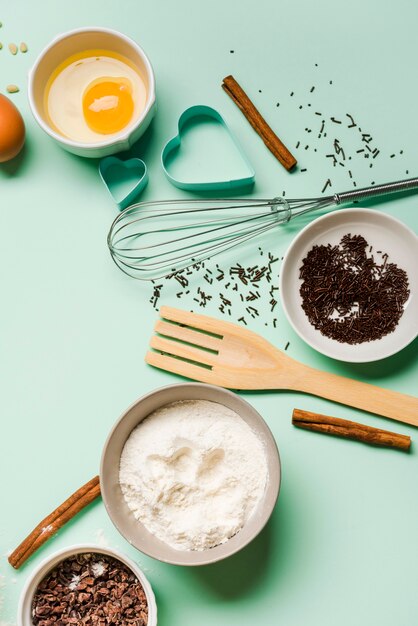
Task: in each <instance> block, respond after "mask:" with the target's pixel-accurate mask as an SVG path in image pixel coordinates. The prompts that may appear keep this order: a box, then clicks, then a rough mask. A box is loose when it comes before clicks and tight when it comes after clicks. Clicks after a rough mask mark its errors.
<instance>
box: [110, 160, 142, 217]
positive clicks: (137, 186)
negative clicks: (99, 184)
mask: <svg viewBox="0 0 418 626" xmlns="http://www.w3.org/2000/svg"><path fill="white" fill-rule="evenodd" d="M138 167H139V168H140V169H139V173H140V174H141V175H140V176H139V178H138V180H137V182H136V183H134V185H133V187H132V188H131V189H130V190H129V191H128V193H126V194H125V195H124V196H123V197H122V198H118V197H117V196H116V195H115V194H114V192H113V191H112V184H113V183H114V182H116V181H117V178H118V174H117V171H118V169H120V168H124V169H127V170H130V169H132V170H134V169H136V168H138ZM112 169H113V170H114V171H115V174H114V175H113V177H112V175H111V171H112ZM99 173H100V177H101V179H102V181H103V183H104V185H105V187H106V189H107V190H108V192H109V193H110V195H111V196H112V198H113V200H114V202H116V204H117V205H118V207H119V208H120V209H121V210H123V209H126V207H128V206H129V204H130V203H131V202H132V201H133V200H134V199H135V198H136V196H138V195H139V194H140V193H141V191H143V190H144V189H145V187H146V186H147V183H148V178H149V177H148V169H147V166H146V165H145V163H144V161H142V159H138V157H133V158H131V159H127V160H126V161H123V160H122V159H118V158H117V157H114V156H109V157H105V158H104V159H102V160H101V161H100V163H99Z"/></svg>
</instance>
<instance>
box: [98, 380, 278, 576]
mask: <svg viewBox="0 0 418 626" xmlns="http://www.w3.org/2000/svg"><path fill="white" fill-rule="evenodd" d="M179 400H209V401H212V402H218V403H219V404H223V405H224V406H227V407H228V408H230V409H232V411H235V412H236V413H238V415H239V416H240V417H241V418H242V419H243V420H244V421H245V422H246V423H247V424H248V425H249V426H250V428H252V430H253V431H254V432H255V434H256V435H257V436H258V438H259V439H260V440H261V442H262V444H263V446H264V449H265V454H266V460H267V469H268V478H267V484H266V488H265V491H264V495H263V497H262V498H261V500H260V502H259V503H258V505H257V507H256V510H255V511H254V512H253V514H252V515H251V516H250V518H249V519H248V520H247V522H246V524H245V525H244V527H243V528H241V530H240V531H239V532H238V533H237V534H236V535H234V536H233V537H231V538H230V539H229V540H228V541H227V542H225V543H223V544H221V545H218V546H215V547H214V548H209V549H207V550H176V549H175V548H172V547H171V546H169V545H168V544H166V543H164V542H163V541H160V540H159V539H157V537H155V536H154V535H152V534H151V533H150V532H149V531H148V530H147V529H146V528H145V526H144V525H143V524H142V523H141V522H140V521H139V520H137V519H136V518H135V517H134V514H133V513H132V511H131V510H130V509H129V507H128V505H127V503H126V501H125V498H124V496H123V493H122V490H121V487H120V484H119V466H120V457H121V454H122V450H123V447H124V445H125V442H126V440H127V439H128V437H129V435H130V434H131V432H132V430H133V429H134V428H135V427H136V426H137V425H138V424H139V422H141V421H142V420H143V419H145V418H146V417H147V416H148V415H149V414H150V413H152V412H153V411H155V410H157V409H159V408H160V407H163V406H165V405H166V404H169V403H170V402H176V401H179ZM280 477H281V470H280V458H279V453H278V450H277V445H276V442H275V440H274V437H273V435H272V433H271V431H270V429H269V427H268V426H267V424H266V423H265V421H264V420H263V418H262V417H261V415H260V414H259V413H257V411H256V410H255V409H254V408H253V407H252V406H251V405H250V404H248V402H246V401H245V400H243V399H242V398H240V397H239V396H238V395H237V394H235V393H232V392H231V391H228V390H226V389H222V388H221V387H215V386H213V385H205V384H203V383H180V384H178V385H168V386H166V387H161V388H160V389H156V390H155V391H152V392H151V393H148V394H146V395H145V396H143V397H142V398H139V400H137V401H136V402H135V404H133V405H132V406H130V407H129V408H128V409H127V410H126V411H125V413H124V414H123V415H122V417H121V418H120V419H119V421H118V422H116V424H115V426H114V427H113V429H112V431H111V432H110V434H109V437H108V438H107V441H106V443H105V446H104V450H103V454H102V460H101V465H100V487H101V491H102V497H103V502H104V504H105V506H106V509H107V512H108V514H109V517H110V519H111V520H112V522H113V523H114V524H115V526H116V528H117V529H118V530H119V532H120V533H121V534H122V535H123V536H124V537H125V539H127V540H128V541H129V543H131V544H132V545H133V546H135V547H136V548H137V549H138V550H141V551H142V552H144V553H145V554H148V555H149V556H152V557H154V558H155V559H159V560H160V561H163V562H165V563H172V564H173V565H207V564H208V563H214V562H215V561H220V560H221V559H225V558H226V557H228V556H231V555H232V554H235V553H236V552H238V551H239V550H241V549H242V548H244V546H246V545H247V544H248V543H250V541H252V540H253V539H254V538H255V537H256V536H257V535H258V533H259V532H260V531H261V530H262V529H263V528H264V526H265V525H266V524H267V522H268V520H269V518H270V516H271V514H272V512H273V509H274V506H275V504H276V500H277V497H278V495H279V489H280Z"/></svg>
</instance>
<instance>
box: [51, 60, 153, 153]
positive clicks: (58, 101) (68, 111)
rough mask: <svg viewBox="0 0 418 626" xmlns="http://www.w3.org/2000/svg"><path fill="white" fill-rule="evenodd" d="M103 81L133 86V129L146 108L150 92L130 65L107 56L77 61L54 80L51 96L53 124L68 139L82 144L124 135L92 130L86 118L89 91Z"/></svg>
mask: <svg viewBox="0 0 418 626" xmlns="http://www.w3.org/2000/svg"><path fill="white" fill-rule="evenodd" d="M101 77H114V78H116V77H119V78H120V77H123V78H127V79H128V80H129V81H130V82H131V85H132V99H133V102H134V112H133V115H132V119H131V120H130V122H129V125H130V124H132V123H133V122H134V121H135V120H136V119H138V117H139V116H140V115H141V113H142V111H143V110H144V108H145V102H146V98H147V91H146V87H145V84H144V82H143V80H142V78H141V76H140V75H139V74H138V73H137V72H135V70H134V69H133V68H131V67H130V66H129V65H128V64H127V63H124V62H123V61H121V60H119V59H116V58H113V57H107V56H93V57H87V58H85V59H79V60H77V61H74V62H73V63H71V64H70V65H68V66H67V67H65V68H64V69H63V70H62V71H61V72H60V73H59V74H58V75H57V76H56V78H55V79H54V80H53V82H52V83H51V86H50V88H49V92H48V94H47V109H48V114H49V117H50V119H51V122H52V124H53V125H54V126H55V128H56V129H57V130H58V132H60V133H61V134H62V135H64V136H65V137H68V138H69V139H72V140H73V141H79V142H82V143H96V142H98V141H103V140H104V139H106V140H108V139H111V138H112V137H114V136H116V135H118V134H119V133H120V131H119V132H117V133H110V134H106V135H105V134H102V133H96V132H95V131H94V130H92V129H91V128H90V127H89V126H88V124H87V122H86V120H85V119H84V115H83V94H84V92H85V89H86V87H87V86H88V85H89V84H90V83H91V82H92V81H93V80H96V79H98V78H101Z"/></svg>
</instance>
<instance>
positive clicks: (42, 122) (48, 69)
mask: <svg viewBox="0 0 418 626" xmlns="http://www.w3.org/2000/svg"><path fill="white" fill-rule="evenodd" d="M92 48H96V49H98V48H101V49H104V50H110V51H113V52H117V53H119V54H121V55H123V56H125V57H127V58H128V59H129V60H130V61H132V62H133V64H134V65H135V67H136V68H137V71H138V72H139V74H140V75H141V77H142V79H143V80H144V82H145V84H146V87H147V100H146V103H145V108H144V111H143V112H142V114H141V116H140V117H139V118H138V119H136V120H135V121H133V122H132V123H131V124H129V125H128V126H127V127H126V128H124V129H122V130H121V131H120V133H118V135H117V136H112V138H107V139H106V138H105V139H103V140H102V141H98V142H96V143H82V142H78V141H72V140H71V139H68V138H66V137H64V136H63V135H61V134H60V133H58V132H56V131H55V130H54V129H53V128H51V126H50V125H49V122H48V118H47V115H46V111H45V107H44V92H45V87H46V84H47V82H48V79H49V77H50V75H51V74H52V72H53V71H54V69H55V68H56V67H57V66H58V65H59V64H60V63H62V62H63V61H65V59H67V58H68V57H69V56H71V55H73V54H76V53H77V52H82V51H83V50H88V49H92ZM28 97H29V104H30V108H31V110H32V113H33V115H34V117H35V120H36V121H37V122H38V124H39V126H40V127H41V128H42V129H43V130H44V131H45V132H46V133H47V134H48V135H49V136H50V137H52V138H53V139H55V141H57V142H58V143H59V144H60V145H61V146H62V147H63V148H64V149H65V150H68V151H69V152H73V153H74V154H78V155H80V156H85V157H95V158H102V157H104V156H107V155H109V154H115V153H116V152H121V151H122V150H127V149H128V148H130V147H131V146H132V144H133V143H135V142H136V141H137V140H138V139H139V138H140V137H141V135H142V134H143V133H144V132H145V131H146V129H147V128H148V126H149V124H150V122H151V120H152V118H153V116H154V113H155V80H154V72H153V70H152V67H151V63H150V61H149V59H148V57H147V56H146V54H145V52H144V51H143V50H142V48H141V47H140V46H138V44H137V43H135V42H134V41H133V40H132V39H130V38H129V37H126V35H123V34H122V33H118V32H117V31H115V30H111V29H109V28H98V27H90V28H78V29H76V30H71V31H69V32H67V33H63V34H62V35H58V36H57V37H56V38H55V39H54V40H53V41H52V42H51V43H50V44H49V45H48V46H47V47H46V48H45V49H44V50H43V51H42V52H41V53H40V55H39V56H38V58H37V60H36V61H35V64H34V66H33V67H32V69H31V70H30V72H29V85H28Z"/></svg>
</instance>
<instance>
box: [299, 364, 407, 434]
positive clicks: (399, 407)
mask: <svg viewBox="0 0 418 626" xmlns="http://www.w3.org/2000/svg"><path fill="white" fill-rule="evenodd" d="M295 373H296V372H295ZM293 388H294V389H295V390H297V391H304V392H306V393H310V394H312V395H314V396H319V397H321V398H326V399H328V400H333V401H334V402H339V403H340V404H346V405H347V406H353V407H355V408H357V409H362V410H363V411H368V412H369V413H376V414H377V415H382V416H383V417H389V418H390V419H393V420H397V421H398V422H404V424H411V425H412V426H417V427H418V398H414V397H413V396H407V395H405V394H402V393H398V392H397V391H390V390H389V389H384V388H382V387H376V386H375V385H370V384H369V383H361V382H359V381H357V380H353V379H351V378H345V377H343V376H337V375H336V374H329V373H327V372H321V371H319V370H315V369H313V368H310V367H306V366H304V367H303V368H301V369H299V368H298V371H297V377H296V380H295V384H294V387H293Z"/></svg>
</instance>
